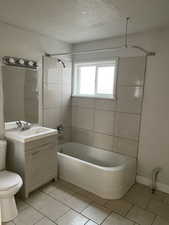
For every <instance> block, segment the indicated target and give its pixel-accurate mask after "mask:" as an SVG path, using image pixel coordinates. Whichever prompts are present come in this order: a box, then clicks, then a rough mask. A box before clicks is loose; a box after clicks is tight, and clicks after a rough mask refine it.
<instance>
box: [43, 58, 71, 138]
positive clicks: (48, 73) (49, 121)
mask: <svg viewBox="0 0 169 225" xmlns="http://www.w3.org/2000/svg"><path fill="white" fill-rule="evenodd" d="M64 62H65V64H66V68H65V69H64V68H63V66H62V65H61V64H59V63H58V62H57V59H56V58H49V57H45V59H44V63H45V66H44V69H45V71H44V109H43V112H44V115H43V117H44V118H43V120H44V125H45V126H46V127H50V128H56V127H57V126H58V125H60V124H63V125H64V128H65V132H64V136H60V137H59V138H60V140H61V141H70V139H71V68H72V63H71V60H69V59H64Z"/></svg>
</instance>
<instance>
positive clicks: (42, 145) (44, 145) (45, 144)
mask: <svg viewBox="0 0 169 225" xmlns="http://www.w3.org/2000/svg"><path fill="white" fill-rule="evenodd" d="M51 144H52V143H44V144H41V145H38V146H37V148H41V147H47V146H50V145H51Z"/></svg>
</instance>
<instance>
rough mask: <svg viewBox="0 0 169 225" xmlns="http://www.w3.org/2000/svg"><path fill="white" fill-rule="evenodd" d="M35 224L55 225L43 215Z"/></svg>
mask: <svg viewBox="0 0 169 225" xmlns="http://www.w3.org/2000/svg"><path fill="white" fill-rule="evenodd" d="M36 225H56V224H55V223H54V222H52V221H51V220H49V219H48V218H46V217H44V218H43V219H42V220H40V221H39V222H37V223H36Z"/></svg>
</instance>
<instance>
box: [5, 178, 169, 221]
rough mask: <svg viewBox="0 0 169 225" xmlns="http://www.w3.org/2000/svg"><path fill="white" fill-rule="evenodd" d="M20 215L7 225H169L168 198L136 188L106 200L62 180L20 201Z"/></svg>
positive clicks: (139, 187)
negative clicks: (121, 195) (119, 196)
mask: <svg viewBox="0 0 169 225" xmlns="http://www.w3.org/2000/svg"><path fill="white" fill-rule="evenodd" d="M17 206H18V210H19V214H18V216H17V217H16V218H15V219H14V220H13V221H12V222H10V223H6V225H34V224H35V225H99V224H102V225H169V195H168V194H165V193H162V192H159V191H157V192H156V193H155V194H151V191H150V189H149V188H148V187H146V186H143V185H141V184H136V185H134V186H133V187H132V188H131V189H130V191H129V192H128V193H127V194H126V195H125V196H124V198H123V199H120V200H105V199H102V198H100V197H98V196H96V195H94V194H92V193H90V192H87V191H85V190H83V189H81V188H79V187H77V186H75V185H72V184H70V183H67V182H64V181H62V180H60V181H58V182H57V183H55V182H51V183H49V184H48V185H46V186H45V187H42V188H41V189H40V190H37V191H35V192H33V193H32V194H31V195H30V197H29V198H28V199H27V200H24V201H23V200H21V199H19V198H17Z"/></svg>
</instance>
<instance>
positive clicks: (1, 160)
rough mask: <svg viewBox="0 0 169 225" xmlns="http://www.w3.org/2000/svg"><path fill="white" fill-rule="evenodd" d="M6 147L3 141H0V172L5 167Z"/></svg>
mask: <svg viewBox="0 0 169 225" xmlns="http://www.w3.org/2000/svg"><path fill="white" fill-rule="evenodd" d="M6 145H7V142H6V141H5V140H0V171H1V170H4V169H5V167H6Z"/></svg>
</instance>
